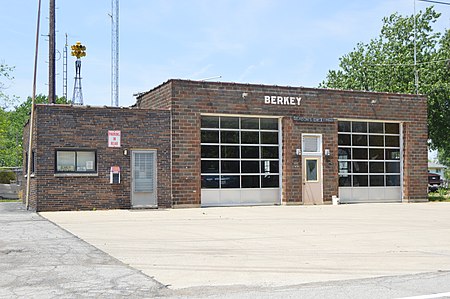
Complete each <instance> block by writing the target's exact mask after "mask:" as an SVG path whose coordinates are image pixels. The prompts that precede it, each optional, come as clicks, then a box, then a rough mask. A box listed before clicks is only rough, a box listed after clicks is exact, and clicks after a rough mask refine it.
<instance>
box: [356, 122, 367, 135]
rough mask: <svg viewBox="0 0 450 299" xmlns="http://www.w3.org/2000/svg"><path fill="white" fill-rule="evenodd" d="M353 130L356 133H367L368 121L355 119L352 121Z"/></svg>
mask: <svg viewBox="0 0 450 299" xmlns="http://www.w3.org/2000/svg"><path fill="white" fill-rule="evenodd" d="M352 132H353V133H355V132H357V133H367V123H366V122H359V121H354V122H352Z"/></svg>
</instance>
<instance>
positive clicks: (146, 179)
mask: <svg viewBox="0 0 450 299" xmlns="http://www.w3.org/2000/svg"><path fill="white" fill-rule="evenodd" d="M131 186H132V188H131V203H132V206H133V207H156V206H157V200H156V199H157V197H156V150H146V151H133V152H132V155H131Z"/></svg>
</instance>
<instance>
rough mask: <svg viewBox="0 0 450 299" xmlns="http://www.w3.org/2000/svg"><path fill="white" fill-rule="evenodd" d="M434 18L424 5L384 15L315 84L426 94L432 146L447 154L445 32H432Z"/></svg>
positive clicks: (449, 111) (449, 101)
mask: <svg viewBox="0 0 450 299" xmlns="http://www.w3.org/2000/svg"><path fill="white" fill-rule="evenodd" d="M439 17H440V13H438V12H436V11H435V10H434V8H433V7H429V8H427V9H426V10H425V11H423V12H422V11H421V12H419V13H418V14H416V15H415V16H414V15H411V16H401V15H399V14H398V13H394V14H392V15H391V16H389V17H385V18H383V25H382V28H381V32H380V35H379V36H378V37H377V38H374V39H371V40H370V42H368V43H358V44H357V45H356V47H355V48H354V50H353V51H351V52H350V53H348V54H346V55H344V56H342V57H341V58H340V59H339V61H340V63H339V69H338V70H330V71H329V72H328V74H327V77H326V80H325V81H323V82H322V84H321V85H320V86H321V87H326V88H339V89H351V90H366V91H380V92H397V93H416V91H417V92H418V93H421V94H425V95H427V96H428V134H429V138H430V140H431V147H432V148H436V149H438V150H439V152H443V153H450V70H449V68H450V31H449V30H447V31H445V32H444V33H440V32H435V31H434V29H433V23H435V22H436V21H437V20H438V18H439ZM414 22H415V26H414ZM414 28H415V30H414ZM414 32H415V33H414ZM414 40H415V44H416V47H414ZM414 49H416V65H414V51H415V50H414ZM416 74H417V78H418V80H417V81H418V84H417V86H416ZM442 162H444V161H442Z"/></svg>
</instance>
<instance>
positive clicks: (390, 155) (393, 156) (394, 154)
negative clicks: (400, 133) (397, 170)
mask: <svg viewBox="0 0 450 299" xmlns="http://www.w3.org/2000/svg"><path fill="white" fill-rule="evenodd" d="M385 153H386V160H400V150H399V149H386V150H385Z"/></svg>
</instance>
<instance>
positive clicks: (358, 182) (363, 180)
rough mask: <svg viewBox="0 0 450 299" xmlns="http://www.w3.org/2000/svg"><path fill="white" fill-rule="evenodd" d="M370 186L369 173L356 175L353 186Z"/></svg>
mask: <svg viewBox="0 0 450 299" xmlns="http://www.w3.org/2000/svg"><path fill="white" fill-rule="evenodd" d="M367 186H369V182H368V178H367V175H354V176H353V187H367Z"/></svg>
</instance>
